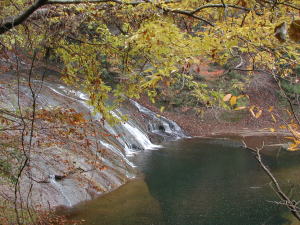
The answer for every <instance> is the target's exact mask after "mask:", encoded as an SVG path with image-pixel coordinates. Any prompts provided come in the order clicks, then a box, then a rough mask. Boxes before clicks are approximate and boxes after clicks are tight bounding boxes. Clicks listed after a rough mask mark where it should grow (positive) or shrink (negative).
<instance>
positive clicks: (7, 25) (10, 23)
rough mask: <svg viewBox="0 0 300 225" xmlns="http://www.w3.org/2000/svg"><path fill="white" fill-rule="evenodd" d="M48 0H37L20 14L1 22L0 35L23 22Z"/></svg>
mask: <svg viewBox="0 0 300 225" xmlns="http://www.w3.org/2000/svg"><path fill="white" fill-rule="evenodd" d="M47 1H48V0H37V1H36V2H35V3H34V4H33V5H31V6H30V7H29V8H28V9H26V10H25V11H24V12H22V13H21V14H20V15H18V16H15V17H13V18H11V19H8V20H7V21H5V22H3V23H2V24H1V25H0V35H1V34H3V33H5V32H7V31H9V30H10V29H12V28H13V27H15V26H18V25H20V24H21V23H23V22H24V21H25V20H26V19H27V18H28V17H29V16H30V15H31V14H32V13H34V12H35V11H36V10H37V9H38V8H40V7H42V6H43V5H45V4H47Z"/></svg>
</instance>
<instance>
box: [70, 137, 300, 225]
mask: <svg viewBox="0 0 300 225" xmlns="http://www.w3.org/2000/svg"><path fill="white" fill-rule="evenodd" d="M263 158H264V161H265V162H266V163H267V164H268V165H269V167H270V168H271V170H272V171H273V173H274V175H275V176H276V177H278V180H280V182H281V184H282V186H283V187H284V188H285V189H286V190H287V191H290V190H293V194H294V195H295V196H296V195H298V192H299V190H300V188H299V185H298V183H300V182H299V181H300V177H299V172H300V168H299V162H300V154H299V153H291V152H285V151H283V150H273V151H271V152H268V153H267V154H265V155H264V156H263ZM134 160H135V164H136V165H138V168H139V169H140V170H141V172H142V173H143V178H141V179H138V180H135V181H133V182H129V183H128V184H126V185H124V186H123V187H121V188H119V189H117V190H116V191H114V192H112V193H109V194H107V195H104V196H103V197H101V198H98V199H96V200H93V201H91V202H87V203H84V204H81V205H79V206H77V207H76V208H75V209H73V210H72V211H71V212H70V214H69V216H70V217H71V218H72V219H81V220H84V221H85V222H84V224H89V225H91V224H97V225H263V224H265V225H282V224H291V222H290V220H293V218H291V216H290V214H289V213H288V211H287V210H286V209H285V208H283V207H280V206H278V205H275V204H273V203H270V202H269V201H275V200H278V198H277V197H276V194H275V193H274V191H273V190H272V188H271V187H270V184H269V182H270V180H269V179H268V177H266V175H265V173H264V172H263V171H262V169H261V168H260V167H259V166H258V164H257V162H256V160H255V158H254V156H253V153H251V152H249V151H247V150H244V149H242V148H241V147H240V144H237V143H233V142H228V141H217V140H214V141H213V140H203V139H186V140H180V141H176V142H171V143H168V144H166V145H165V146H164V148H162V149H160V150H156V151H146V152H144V153H141V154H139V155H137V156H136V157H135V159H134ZM291 187H293V188H292V189H291ZM293 224H297V223H293Z"/></svg>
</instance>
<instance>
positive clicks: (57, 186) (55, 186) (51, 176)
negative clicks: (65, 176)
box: [49, 174, 73, 207]
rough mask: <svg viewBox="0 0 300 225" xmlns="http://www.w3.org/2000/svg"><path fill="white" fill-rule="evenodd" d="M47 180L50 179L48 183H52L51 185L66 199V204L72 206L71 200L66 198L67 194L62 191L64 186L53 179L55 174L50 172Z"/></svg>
mask: <svg viewBox="0 0 300 225" xmlns="http://www.w3.org/2000/svg"><path fill="white" fill-rule="evenodd" d="M49 180H50V183H51V184H52V185H53V187H54V188H55V189H56V190H57V191H58V192H59V193H60V194H61V195H62V197H63V198H64V199H65V200H66V202H67V203H68V206H69V207H71V206H73V204H72V202H71V200H70V199H69V198H68V196H67V195H65V192H64V188H63V186H62V185H61V184H60V183H59V182H57V181H56V179H55V175H53V174H51V175H49Z"/></svg>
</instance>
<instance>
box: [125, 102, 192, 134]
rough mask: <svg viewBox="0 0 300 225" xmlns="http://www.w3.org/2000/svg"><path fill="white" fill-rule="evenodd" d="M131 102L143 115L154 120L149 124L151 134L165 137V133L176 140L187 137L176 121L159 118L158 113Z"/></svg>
mask: <svg viewBox="0 0 300 225" xmlns="http://www.w3.org/2000/svg"><path fill="white" fill-rule="evenodd" d="M130 101H131V103H132V104H133V105H134V106H135V107H136V108H137V109H138V110H139V111H140V112H141V113H144V114H146V115H148V116H149V117H150V118H152V121H150V123H149V129H150V132H152V133H156V134H159V135H164V133H165V134H167V135H170V136H173V137H175V139H179V138H183V137H187V136H186V135H185V134H184V133H183V131H182V129H181V128H180V127H179V126H178V124H177V123H175V122H174V121H172V120H168V119H167V118H165V117H163V116H159V117H158V116H157V114H156V113H154V112H152V111H151V110H149V109H147V108H146V107H144V106H142V105H140V104H139V103H137V102H136V101H134V100H130Z"/></svg>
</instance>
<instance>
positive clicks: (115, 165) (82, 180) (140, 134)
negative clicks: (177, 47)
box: [0, 80, 185, 207]
mask: <svg viewBox="0 0 300 225" xmlns="http://www.w3.org/2000/svg"><path fill="white" fill-rule="evenodd" d="M24 83H25V82H24ZM33 83H34V84H35V86H36V87H37V90H39V92H38V97H37V102H36V105H37V109H47V108H55V107H66V108H73V109H74V110H76V112H79V113H82V114H84V115H85V117H86V118H87V119H91V121H92V123H94V124H95V127H96V129H98V130H101V132H102V133H105V134H107V135H104V136H101V135H97V136H88V137H86V138H87V140H88V142H89V143H97V147H96V144H94V145H90V146H89V148H88V149H80V148H79V149H78V148H77V149H76V148H75V150H73V148H71V143H69V141H68V139H66V140H65V142H64V144H63V145H62V146H56V145H55V144H54V145H53V146H50V147H40V148H38V150H37V151H34V150H32V156H31V157H32V160H31V161H32V169H31V171H32V177H37V178H36V180H42V182H40V183H36V184H35V185H34V187H33V189H34V190H38V191H39V192H40V194H39V195H40V196H39V197H38V196H35V197H34V199H33V201H35V202H39V203H40V202H41V204H42V205H45V206H47V207H48V205H50V206H51V207H53V206H57V205H67V206H73V205H74V204H77V203H79V202H80V201H84V200H88V199H91V198H92V197H94V196H97V195H99V194H101V193H105V192H108V191H111V190H113V189H114V188H117V187H119V186H120V185H121V184H123V183H125V182H126V180H128V179H130V178H133V177H134V176H135V172H134V169H133V168H134V167H135V166H134V165H133V163H132V162H130V158H128V156H134V155H135V154H137V153H139V152H142V151H144V150H153V149H158V148H160V147H161V146H160V145H158V144H154V143H152V142H151V139H150V136H151V135H152V136H153V134H154V135H159V136H163V137H173V138H174V137H175V138H181V137H185V135H184V134H183V132H182V131H181V129H180V127H179V126H178V125H177V124H176V123H174V122H172V121H170V120H167V119H166V118H164V117H160V118H158V117H157V116H156V114H155V113H153V112H152V111H150V110H149V109H147V108H145V107H143V106H141V105H139V104H138V103H137V102H134V101H131V102H132V103H133V104H132V106H133V107H136V109H137V110H138V111H139V112H140V113H142V114H145V115H147V116H148V117H150V120H148V121H147V123H148V124H147V125H145V124H142V123H141V122H140V121H137V120H136V119H135V116H130V112H129V111H128V112H127V111H126V109H125V108H119V109H117V110H115V111H113V112H111V113H112V114H113V115H114V116H116V117H119V116H118V115H122V114H124V113H126V114H128V115H129V116H128V117H129V120H127V121H123V122H120V123H118V124H116V125H114V126H112V125H110V124H108V123H104V124H103V123H100V122H99V120H100V119H101V118H102V115H101V114H99V113H96V114H95V113H93V110H94V109H93V107H92V106H90V105H88V104H87V100H88V96H87V95H86V94H85V93H82V92H81V91H77V90H72V89H69V88H67V87H65V86H63V85H60V84H57V83H53V82H46V81H43V82H42V81H38V80H35V81H33ZM7 90H8V91H9V93H8V94H6V95H5V94H3V95H2V97H1V100H2V102H6V103H11V104H5V105H1V104H0V106H1V107H3V108H5V107H10V110H14V109H15V110H17V109H18V105H17V101H16V99H17V93H16V92H14V91H12V90H11V89H7ZM20 94H21V96H22V98H23V99H22V102H25V103H24V107H28V106H29V107H30V105H32V104H31V101H32V96H31V91H30V89H29V88H28V87H27V86H26V85H21V86H20ZM5 98H6V99H5ZM147 126H148V127H149V129H147ZM162 127H163V128H162ZM43 132H46V133H45V134H44V133H43V134H44V135H45V137H46V135H48V134H47V130H43ZM55 135H57V138H58V140H60V139H61V138H63V137H60V136H59V134H55ZM152 136H151V137H152ZM54 159H55V160H54ZM60 174H63V176H62V177H63V178H62V179H61V180H57V179H56V177H57V176H59V175H60ZM27 182H28V183H29V180H28V178H24V184H25V183H27Z"/></svg>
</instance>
